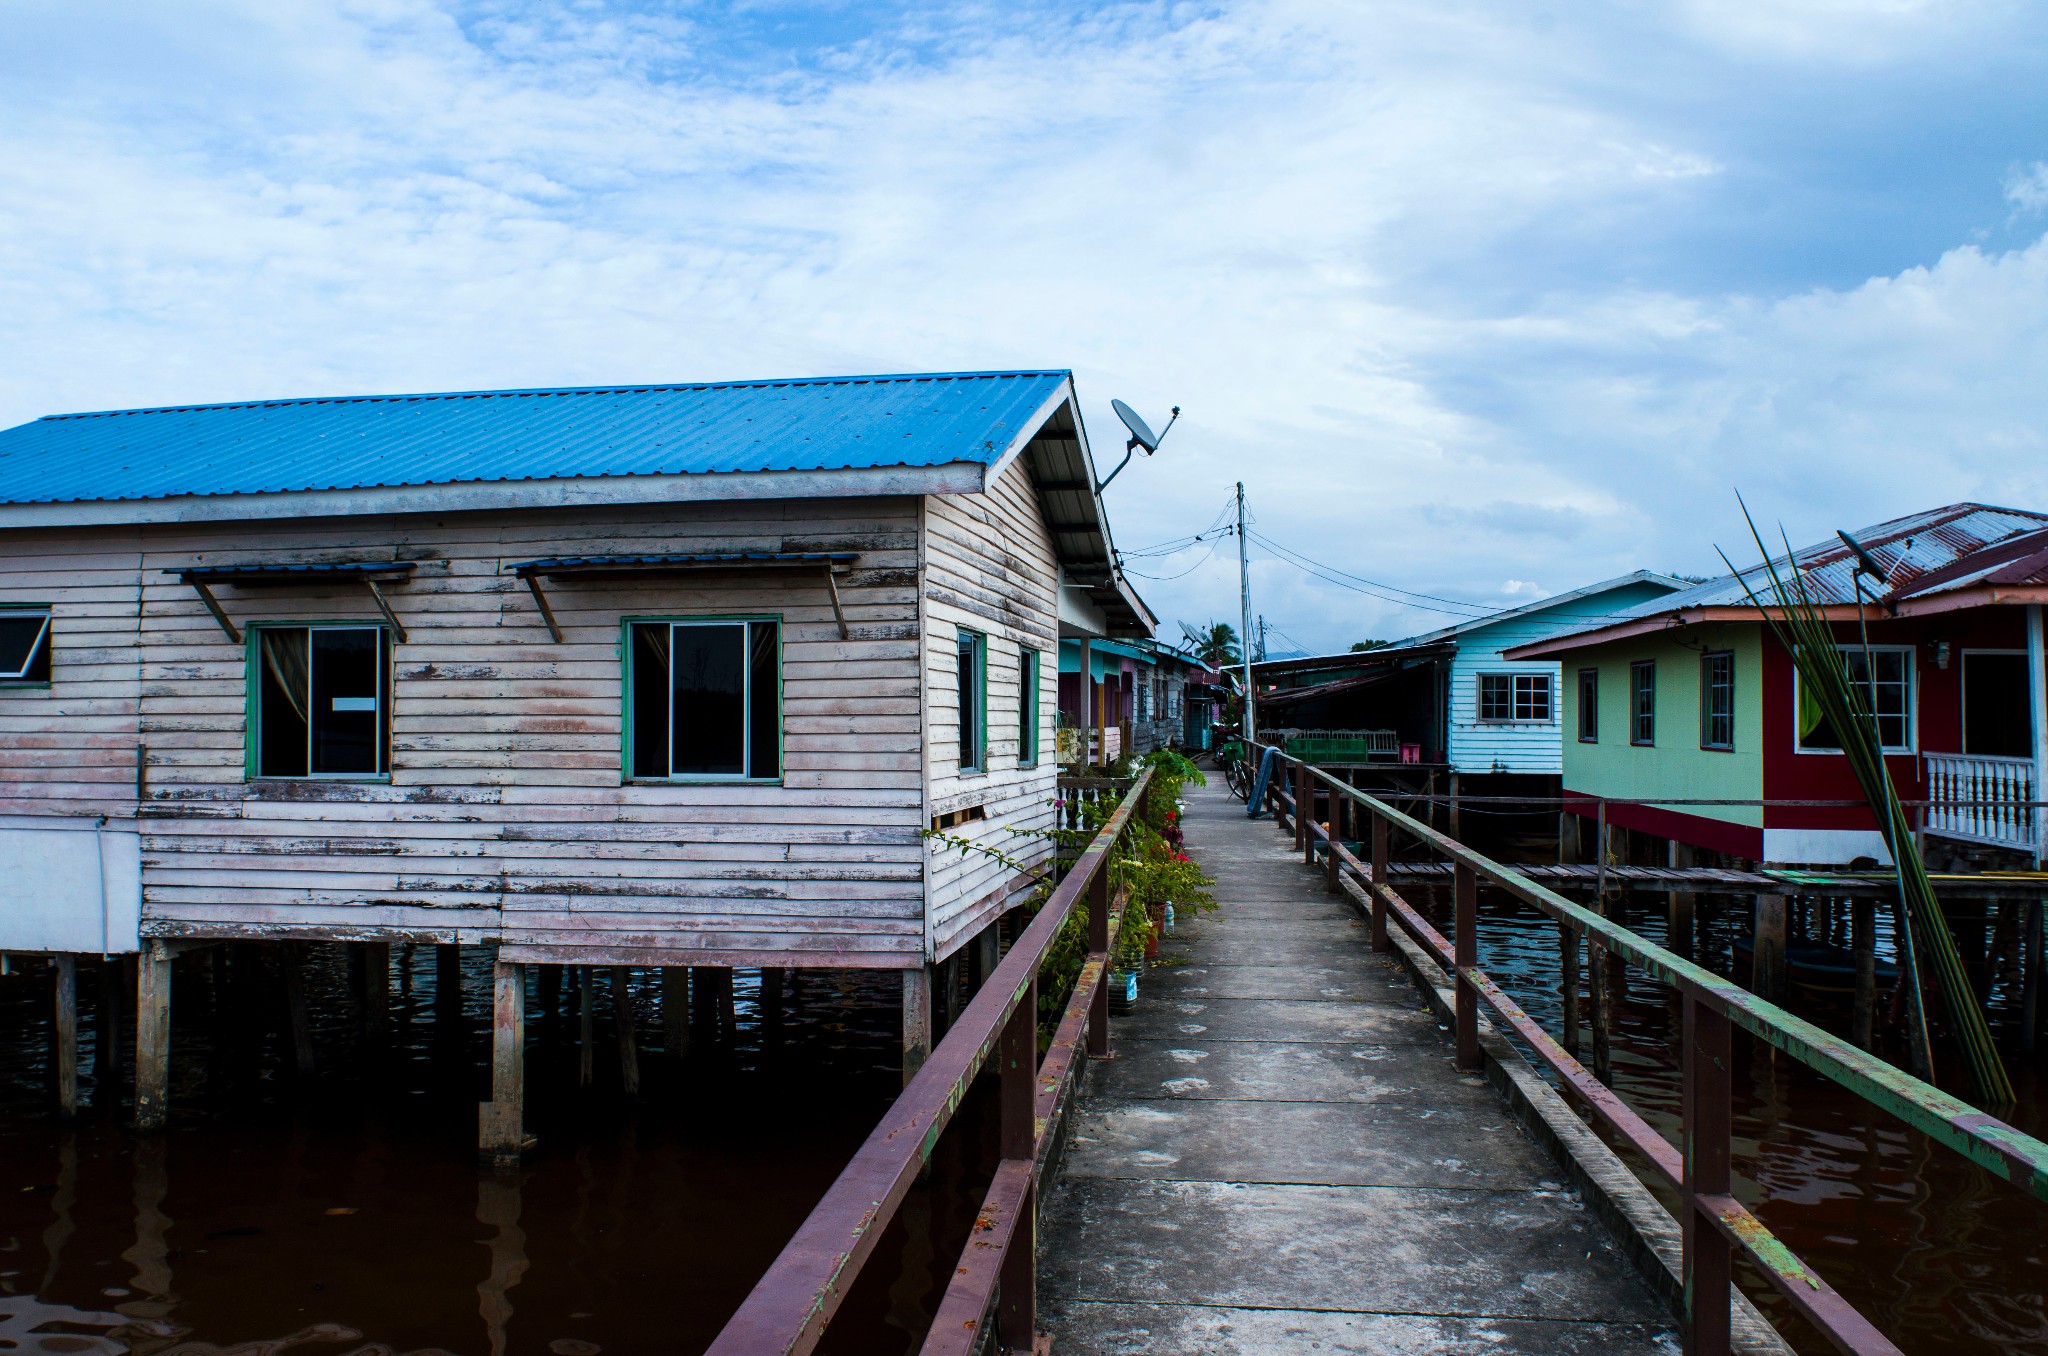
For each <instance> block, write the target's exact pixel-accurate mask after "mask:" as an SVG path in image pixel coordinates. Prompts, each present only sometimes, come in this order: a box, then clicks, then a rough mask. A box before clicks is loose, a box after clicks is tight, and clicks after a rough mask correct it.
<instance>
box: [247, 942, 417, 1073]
mask: <svg viewBox="0 0 2048 1356" xmlns="http://www.w3.org/2000/svg"><path fill="white" fill-rule="evenodd" d="M282 964H283V966H284V1010H285V1024H286V1025H287V1026H289V1027H290V1028H291V1036H292V1057H293V1059H294V1060H295V1061H296V1063H297V1067H298V1071H299V1077H301V1078H311V1077H312V1076H313V1073H314V1059H313V1024H312V1022H311V1020H310V1019H309V1018H308V1017H307V1015H306V971H305V944H304V943H302V942H286V943H285V944H284V956H283V959H282ZM437 1001H438V1000H437Z"/></svg>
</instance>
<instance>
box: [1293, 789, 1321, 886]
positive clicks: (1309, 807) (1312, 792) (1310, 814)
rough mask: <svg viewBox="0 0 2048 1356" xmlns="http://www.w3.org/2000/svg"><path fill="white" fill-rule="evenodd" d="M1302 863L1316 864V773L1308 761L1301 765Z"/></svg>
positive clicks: (1304, 864) (1307, 864)
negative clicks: (1310, 767)
mask: <svg viewBox="0 0 2048 1356" xmlns="http://www.w3.org/2000/svg"><path fill="white" fill-rule="evenodd" d="M1297 808H1298V809H1300V811H1301V864H1302V865H1303V866H1310V867H1312V866H1314V865H1315V864H1316V824H1317V823H1318V822H1319V821H1318V820H1317V818H1316V774H1315V773H1313V772H1311V771H1309V766H1308V764H1307V763H1303V764H1302V765H1301V801H1300V803H1299V805H1298V806H1297Z"/></svg>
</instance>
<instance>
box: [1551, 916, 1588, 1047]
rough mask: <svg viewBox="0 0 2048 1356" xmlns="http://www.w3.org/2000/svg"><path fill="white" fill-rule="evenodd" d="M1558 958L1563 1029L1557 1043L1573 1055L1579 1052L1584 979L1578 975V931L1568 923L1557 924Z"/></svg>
mask: <svg viewBox="0 0 2048 1356" xmlns="http://www.w3.org/2000/svg"><path fill="white" fill-rule="evenodd" d="M1557 950H1558V958H1559V971H1560V973H1559V978H1558V988H1559V992H1560V996H1561V998H1562V999H1563V1004H1562V1006H1563V1008H1564V1016H1563V1029H1562V1034H1561V1035H1560V1036H1559V1038H1558V1041H1559V1044H1561V1045H1563V1046H1564V1048H1565V1049H1567V1050H1569V1051H1571V1052H1572V1053H1573V1054H1574V1055H1576V1054H1577V1053H1578V1052H1579V998H1580V989H1581V986H1582V985H1583V983H1584V981H1583V980H1582V979H1581V978H1580V975H1579V932H1578V929H1577V928H1574V927H1572V926H1571V925H1570V924H1568V923H1559V924H1558V925H1557Z"/></svg>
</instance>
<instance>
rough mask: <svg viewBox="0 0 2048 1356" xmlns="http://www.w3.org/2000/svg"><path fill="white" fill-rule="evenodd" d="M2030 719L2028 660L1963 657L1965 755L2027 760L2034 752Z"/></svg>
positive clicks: (2000, 656)
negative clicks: (2028, 713) (1974, 754)
mask: <svg viewBox="0 0 2048 1356" xmlns="http://www.w3.org/2000/svg"><path fill="white" fill-rule="evenodd" d="M2033 740H2034V725H2033V722H2032V721H2031V720H2029V719H2028V718H2027V657H2026V656H2025V655H2023V654H1966V655H1964V656H1963V752H1964V753H1976V754H1984V755H1987V756H1989V757H1993V758H2026V757H2030V756H2032V754H2033V752H2034V744H2033Z"/></svg>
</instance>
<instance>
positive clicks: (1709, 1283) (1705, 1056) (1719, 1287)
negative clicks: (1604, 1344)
mask: <svg viewBox="0 0 2048 1356" xmlns="http://www.w3.org/2000/svg"><path fill="white" fill-rule="evenodd" d="M1681 1023H1682V1027H1683V1040H1684V1048H1683V1050H1682V1052H1681V1054H1680V1059H1681V1062H1682V1064H1683V1073H1682V1075H1681V1077H1682V1082H1683V1088H1682V1091H1681V1096H1680V1117H1681V1123H1682V1129H1681V1136H1682V1144H1681V1149H1682V1152H1683V1155H1684V1160H1685V1170H1684V1182H1683V1185H1682V1186H1681V1188H1680V1194H1681V1203H1680V1204H1681V1210H1682V1216H1683V1217H1682V1219H1681V1226H1682V1227H1681V1230H1680V1233H1681V1235H1682V1237H1683V1247H1684V1255H1685V1262H1684V1273H1683V1280H1684V1285H1685V1350H1686V1353H1687V1356H1723V1354H1724V1353H1726V1352H1727V1351H1728V1349H1729V1347H1728V1342H1729V1335H1730V1320H1729V1298H1730V1294H1729V1287H1730V1280H1731V1272H1732V1262H1733V1252H1732V1249H1731V1246H1730V1244H1729V1242H1728V1239H1727V1236H1726V1235H1724V1234H1723V1233H1722V1232H1721V1231H1720V1229H1718V1228H1717V1227H1715V1223H1714V1221H1713V1219H1712V1218H1710V1217H1709V1214H1708V1211H1709V1209H1710V1208H1711V1207H1710V1206H1708V1205H1706V1204H1705V1203H1703V1202H1702V1201H1701V1200H1700V1197H1702V1196H1708V1197H1714V1196H1726V1195H1728V1194H1729V1174H1728V1139H1729V1134H1730V1131H1731V1121H1730V1113H1729V1087H1730V1076H1729V1075H1730V1068H1729V1064H1730V1042H1729V1024H1728V1016H1727V1014H1726V1013H1721V1012H1715V1011H1713V1010H1712V1009H1710V1008H1708V1007H1707V1006H1706V1005H1705V1004H1704V1003H1702V1002H1700V1001H1699V1000H1698V999H1696V998H1694V997H1693V996H1692V995H1690V994H1687V995H1686V998H1685V1012H1684V1016H1683V1018H1682V1019H1681Z"/></svg>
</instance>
